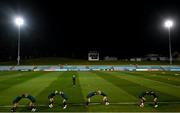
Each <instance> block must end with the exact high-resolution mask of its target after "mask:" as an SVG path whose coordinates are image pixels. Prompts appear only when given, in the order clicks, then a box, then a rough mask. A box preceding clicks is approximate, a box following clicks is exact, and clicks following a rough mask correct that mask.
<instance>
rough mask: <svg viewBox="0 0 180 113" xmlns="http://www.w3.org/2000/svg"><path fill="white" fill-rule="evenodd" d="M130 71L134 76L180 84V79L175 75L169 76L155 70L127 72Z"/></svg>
mask: <svg viewBox="0 0 180 113" xmlns="http://www.w3.org/2000/svg"><path fill="white" fill-rule="evenodd" d="M126 73H130V74H131V75H134V76H142V77H144V78H147V79H151V80H155V81H159V82H164V83H167V84H171V85H175V86H180V79H179V78H177V77H174V76H167V75H163V76H162V74H160V73H159V74H157V73H153V72H126Z"/></svg>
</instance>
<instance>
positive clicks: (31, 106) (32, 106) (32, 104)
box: [11, 90, 158, 112]
mask: <svg viewBox="0 0 180 113" xmlns="http://www.w3.org/2000/svg"><path fill="white" fill-rule="evenodd" d="M58 95H59V96H61V97H62V98H63V109H66V108H67V100H68V96H67V95H66V94H65V93H64V92H62V91H57V90H56V91H54V92H52V93H50V94H49V95H48V99H49V108H52V107H53V104H54V97H55V96H58ZM95 95H101V96H103V102H104V103H105V105H109V101H108V98H107V95H106V94H105V93H104V92H102V91H100V90H98V91H94V92H90V93H89V94H88V95H87V97H86V98H87V102H86V105H87V106H88V105H89V103H90V101H91V97H93V96H95ZM146 95H149V96H153V101H154V104H155V105H154V107H155V108H157V107H158V103H157V95H156V94H155V92H153V91H145V92H142V93H141V94H140V95H139V98H140V104H139V106H140V107H144V102H145V101H146V98H145V96H146ZM22 98H27V99H29V100H30V103H29V109H30V110H31V111H32V112H35V111H36V106H35V102H36V100H35V98H34V97H33V96H31V95H29V94H22V95H21V96H17V97H16V98H15V100H13V108H12V109H11V111H12V112H16V109H17V107H18V104H19V102H20V100H21V99H22Z"/></svg>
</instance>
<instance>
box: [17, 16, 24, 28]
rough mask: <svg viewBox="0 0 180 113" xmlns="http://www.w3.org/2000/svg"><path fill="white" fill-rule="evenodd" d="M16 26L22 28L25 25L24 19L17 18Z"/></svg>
mask: <svg viewBox="0 0 180 113" xmlns="http://www.w3.org/2000/svg"><path fill="white" fill-rule="evenodd" d="M15 24H16V25H18V26H22V25H23V24H24V20H23V18H22V17H17V18H15Z"/></svg>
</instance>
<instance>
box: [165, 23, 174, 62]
mask: <svg viewBox="0 0 180 113" xmlns="http://www.w3.org/2000/svg"><path fill="white" fill-rule="evenodd" d="M164 25H165V27H166V28H168V32H169V64H170V65H171V64H172V52H171V27H172V26H173V21H172V20H166V21H165V23H164Z"/></svg>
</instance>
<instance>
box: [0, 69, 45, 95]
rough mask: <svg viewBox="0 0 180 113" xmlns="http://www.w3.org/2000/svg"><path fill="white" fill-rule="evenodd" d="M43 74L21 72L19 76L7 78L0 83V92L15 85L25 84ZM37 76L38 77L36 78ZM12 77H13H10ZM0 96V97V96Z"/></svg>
mask: <svg viewBox="0 0 180 113" xmlns="http://www.w3.org/2000/svg"><path fill="white" fill-rule="evenodd" d="M42 74H43V72H22V75H21V76H16V77H15V78H14V77H13V78H9V79H6V80H4V81H1V82H0V91H1V92H3V91H4V90H7V89H9V88H11V87H13V86H15V85H18V84H21V83H24V82H27V81H29V80H31V79H33V78H36V77H38V76H41V75H42ZM37 75H38V76H37ZM12 76H14V75H12ZM0 96H1V95H0Z"/></svg>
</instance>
